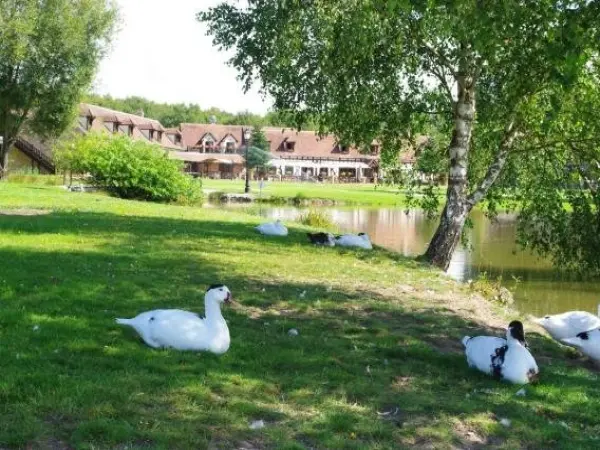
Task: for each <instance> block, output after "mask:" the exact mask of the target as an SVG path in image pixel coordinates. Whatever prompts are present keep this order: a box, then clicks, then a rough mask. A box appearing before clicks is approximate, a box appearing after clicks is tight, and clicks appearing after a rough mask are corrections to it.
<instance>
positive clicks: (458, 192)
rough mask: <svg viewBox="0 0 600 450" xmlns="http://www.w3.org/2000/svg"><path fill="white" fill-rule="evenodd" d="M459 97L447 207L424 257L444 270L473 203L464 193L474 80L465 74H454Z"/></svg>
mask: <svg viewBox="0 0 600 450" xmlns="http://www.w3.org/2000/svg"><path fill="white" fill-rule="evenodd" d="M457 82H458V100H457V101H456V102H455V103H454V130H453V133H452V141H451V142H450V148H449V149H448V153H449V157H450V168H449V173H448V189H447V191H446V206H445V207H444V210H443V212H442V216H441V218H440V224H439V226H438V228H437V231H436V232H435V234H434V236H433V238H432V239H431V242H430V243H429V247H428V248H427V251H426V252H425V255H424V257H425V259H426V260H427V261H429V262H430V263H432V264H434V265H436V266H438V267H440V268H441V269H443V270H446V269H448V266H449V265H450V260H451V259H452V254H453V253H454V249H455V248H456V246H457V245H458V243H459V241H460V236H461V233H462V230H463V227H464V225H465V221H466V219H467V216H468V215H469V212H470V211H471V208H472V205H471V204H470V203H469V202H468V195H467V169H468V165H469V147H470V143H471V131H472V127H473V118H474V116H475V89H474V87H475V86H474V80H473V79H472V77H468V76H466V75H464V74H459V75H458V76H457Z"/></svg>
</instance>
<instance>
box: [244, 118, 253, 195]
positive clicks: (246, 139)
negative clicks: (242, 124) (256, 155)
mask: <svg viewBox="0 0 600 450" xmlns="http://www.w3.org/2000/svg"><path fill="white" fill-rule="evenodd" d="M251 137H252V133H251V132H250V130H249V129H248V128H246V129H245V130H244V142H245V143H246V153H245V158H244V159H245V160H246V186H245V187H244V192H245V193H246V194H247V193H249V192H250V172H249V169H248V147H250V138H251Z"/></svg>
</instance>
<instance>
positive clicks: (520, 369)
mask: <svg viewBox="0 0 600 450" xmlns="http://www.w3.org/2000/svg"><path fill="white" fill-rule="evenodd" d="M462 343H463V345H464V346H465V353H466V355H467V363H468V364H469V367H475V368H476V369H478V370H480V371H481V372H484V373H487V374H488V375H493V376H495V377H498V378H501V379H503V380H506V381H509V382H511V383H515V384H525V383H529V382H531V381H534V380H536V379H537V376H538V374H539V369H538V366H537V364H536V362H535V359H534V358H533V356H532V355H531V353H530V352H529V350H528V348H527V342H526V341H525V332H524V330H523V324H522V323H521V322H519V321H518V320H514V321H512V322H511V323H510V324H509V325H508V330H507V332H506V339H502V338H499V337H495V336H475V337H469V336H465V337H464V338H463V339H462Z"/></svg>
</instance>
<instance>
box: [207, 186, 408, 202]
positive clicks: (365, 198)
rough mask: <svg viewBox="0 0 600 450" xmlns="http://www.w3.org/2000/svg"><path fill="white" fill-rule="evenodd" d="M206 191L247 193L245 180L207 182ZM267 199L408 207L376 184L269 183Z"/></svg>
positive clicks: (399, 195)
mask: <svg viewBox="0 0 600 450" xmlns="http://www.w3.org/2000/svg"><path fill="white" fill-rule="evenodd" d="M202 186H203V188H204V189H210V190H215V191H221V192H226V193H242V192H244V180H210V179H203V180H202ZM250 187H251V192H252V193H253V194H254V195H256V196H258V195H259V192H260V189H259V183H258V182H257V181H253V182H251V183H250ZM262 195H263V198H268V197H279V198H285V199H291V198H294V197H297V196H299V197H301V198H305V199H326V200H335V201H337V202H343V203H346V204H354V205H374V206H375V205H381V206H394V205H403V204H404V203H406V197H405V195H404V194H402V193H401V191H400V190H399V189H398V188H397V187H393V186H384V185H374V184H346V183H342V184H327V183H288V182H265V188H264V189H263V191H262Z"/></svg>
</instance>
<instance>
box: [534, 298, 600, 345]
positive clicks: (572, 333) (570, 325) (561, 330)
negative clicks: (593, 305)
mask: <svg viewBox="0 0 600 450" xmlns="http://www.w3.org/2000/svg"><path fill="white" fill-rule="evenodd" d="M598 315H600V305H598ZM534 322H535V323H537V324H538V325H540V326H541V327H542V328H544V329H545V330H546V331H547V332H548V334H550V336H552V337H553V338H554V339H556V340H557V341H558V342H560V343H562V344H566V345H571V344H569V343H567V342H565V341H564V339H567V338H574V337H576V336H577V335H578V334H580V333H583V332H585V331H589V330H593V329H595V328H600V317H598V316H595V315H593V314H590V313H589V312H586V311H568V312H564V313H562V314H555V315H552V316H544V317H541V318H538V319H534Z"/></svg>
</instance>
